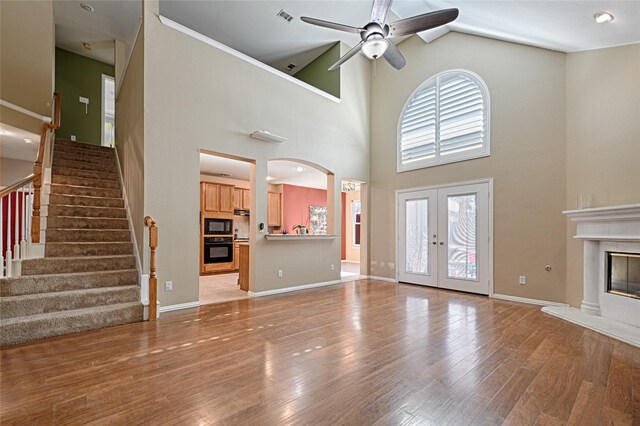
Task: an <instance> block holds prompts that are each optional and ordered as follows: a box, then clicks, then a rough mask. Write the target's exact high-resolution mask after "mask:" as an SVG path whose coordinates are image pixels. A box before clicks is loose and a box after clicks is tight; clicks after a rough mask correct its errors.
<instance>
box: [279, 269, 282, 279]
mask: <svg viewBox="0 0 640 426" xmlns="http://www.w3.org/2000/svg"><path fill="white" fill-rule="evenodd" d="M278 278H282V269H278Z"/></svg>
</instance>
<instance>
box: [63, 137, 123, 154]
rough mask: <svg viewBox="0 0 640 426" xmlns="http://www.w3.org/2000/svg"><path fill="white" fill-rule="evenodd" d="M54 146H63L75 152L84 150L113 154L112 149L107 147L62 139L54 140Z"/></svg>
mask: <svg viewBox="0 0 640 426" xmlns="http://www.w3.org/2000/svg"><path fill="white" fill-rule="evenodd" d="M55 144H56V147H57V146H60V145H65V146H68V147H70V148H73V149H75V150H82V149H86V150H89V151H101V152H113V148H111V147H108V146H102V145H94V144H90V143H84V142H78V141H70V140H68V139H63V138H56V141H55Z"/></svg>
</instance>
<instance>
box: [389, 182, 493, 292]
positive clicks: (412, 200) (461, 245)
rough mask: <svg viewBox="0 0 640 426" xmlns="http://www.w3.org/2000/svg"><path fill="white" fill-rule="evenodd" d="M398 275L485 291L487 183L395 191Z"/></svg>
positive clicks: (487, 276)
mask: <svg viewBox="0 0 640 426" xmlns="http://www.w3.org/2000/svg"><path fill="white" fill-rule="evenodd" d="M397 201H398V281H401V282H406V283H411V284H421V285H428V286H432V287H440V288H446V289H451V290H460V291H466V292H470V293H479V294H489V289H490V281H489V279H490V250H489V248H490V233H489V217H490V209H491V205H490V198H489V183H488V182H483V183H476V184H467V185H459V186H448V187H441V188H434V189H424V190H415V191H403V192H401V193H398V199H397Z"/></svg>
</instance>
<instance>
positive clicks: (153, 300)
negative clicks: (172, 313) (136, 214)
mask: <svg viewBox="0 0 640 426" xmlns="http://www.w3.org/2000/svg"><path fill="white" fill-rule="evenodd" d="M144 225H145V226H146V227H147V228H149V251H150V256H149V321H155V320H156V317H157V316H158V277H157V276H156V269H157V264H156V249H157V248H158V226H157V225H156V221H155V220H153V218H152V217H151V216H146V217H145V218H144Z"/></svg>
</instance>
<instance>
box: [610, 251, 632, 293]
mask: <svg viewBox="0 0 640 426" xmlns="http://www.w3.org/2000/svg"><path fill="white" fill-rule="evenodd" d="M605 255H606V265H607V275H606V280H607V292H608V293H612V294H617V295H619V296H626V297H634V298H636V299H640V254H638V253H617V252H610V251H608V252H606V253H605Z"/></svg>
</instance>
